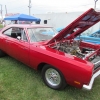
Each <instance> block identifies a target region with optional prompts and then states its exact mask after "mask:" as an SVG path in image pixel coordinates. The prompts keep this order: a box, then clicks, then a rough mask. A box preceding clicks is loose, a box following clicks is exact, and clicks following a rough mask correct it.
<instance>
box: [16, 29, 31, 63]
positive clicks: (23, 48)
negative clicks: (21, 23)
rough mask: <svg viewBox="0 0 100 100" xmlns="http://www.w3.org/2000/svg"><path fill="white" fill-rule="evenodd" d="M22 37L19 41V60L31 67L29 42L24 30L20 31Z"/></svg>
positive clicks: (17, 54)
mask: <svg viewBox="0 0 100 100" xmlns="http://www.w3.org/2000/svg"><path fill="white" fill-rule="evenodd" d="M20 31H21V36H18V37H20V38H18V39H17V45H18V46H17V48H16V49H17V53H16V56H17V59H19V60H20V61H21V62H23V63H25V64H27V65H29V42H28V38H27V36H26V32H25V30H24V29H20Z"/></svg>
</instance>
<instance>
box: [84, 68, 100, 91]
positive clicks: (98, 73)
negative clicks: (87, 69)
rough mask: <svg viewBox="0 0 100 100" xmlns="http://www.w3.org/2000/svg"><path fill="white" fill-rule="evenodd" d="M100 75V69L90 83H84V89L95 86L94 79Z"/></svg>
mask: <svg viewBox="0 0 100 100" xmlns="http://www.w3.org/2000/svg"><path fill="white" fill-rule="evenodd" d="M99 75H100V70H98V71H97V72H96V73H95V74H93V76H92V78H91V80H90V83H89V85H83V89H86V90H91V89H92V86H93V82H94V79H95V78H96V77H97V76H99Z"/></svg>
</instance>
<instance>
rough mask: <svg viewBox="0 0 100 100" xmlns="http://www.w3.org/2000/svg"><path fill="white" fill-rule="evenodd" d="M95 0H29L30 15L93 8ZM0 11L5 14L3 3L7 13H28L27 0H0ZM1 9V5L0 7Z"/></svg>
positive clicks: (97, 6)
mask: <svg viewBox="0 0 100 100" xmlns="http://www.w3.org/2000/svg"><path fill="white" fill-rule="evenodd" d="M94 1H95V0H31V10H30V13H31V15H33V14H43V13H52V12H53V13H56V12H78V11H86V10H88V9H89V8H94V4H95V2H94ZM0 5H2V13H3V15H5V13H6V10H5V5H6V7H7V13H23V14H29V7H28V5H29V0H0ZM96 8H100V0H98V1H97V3H96ZM0 10H1V7H0Z"/></svg>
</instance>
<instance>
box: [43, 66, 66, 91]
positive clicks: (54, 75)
mask: <svg viewBox="0 0 100 100" xmlns="http://www.w3.org/2000/svg"><path fill="white" fill-rule="evenodd" d="M42 78H43V81H44V83H45V84H46V85H47V86H48V87H50V88H52V89H55V90H62V89H64V88H65V87H66V81H65V78H64V76H63V75H62V73H61V72H60V71H59V70H58V69H56V68H54V67H52V66H51V65H45V66H44V67H43V69H42Z"/></svg>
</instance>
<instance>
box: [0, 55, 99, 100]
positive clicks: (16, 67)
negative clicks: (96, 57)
mask: <svg viewBox="0 0 100 100" xmlns="http://www.w3.org/2000/svg"><path fill="white" fill-rule="evenodd" d="M0 100H100V77H98V78H97V79H96V80H95V82H94V85H93V88H92V90H91V91H83V90H81V89H76V88H74V87H71V86H67V87H66V88H65V89H64V90H62V91H56V90H53V89H50V88H48V87H47V86H46V85H45V84H44V83H43V81H42V79H41V74H40V72H37V71H35V70H33V69H31V68H29V67H27V66H26V65H24V64H22V63H20V62H19V61H16V60H15V59H13V58H11V57H9V56H7V57H3V58H0Z"/></svg>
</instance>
